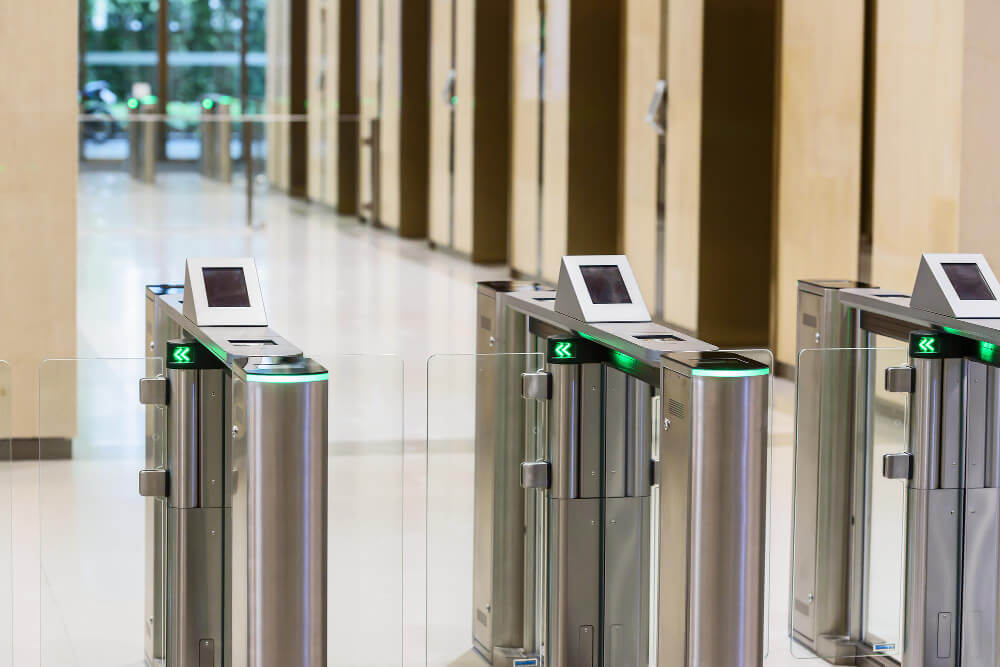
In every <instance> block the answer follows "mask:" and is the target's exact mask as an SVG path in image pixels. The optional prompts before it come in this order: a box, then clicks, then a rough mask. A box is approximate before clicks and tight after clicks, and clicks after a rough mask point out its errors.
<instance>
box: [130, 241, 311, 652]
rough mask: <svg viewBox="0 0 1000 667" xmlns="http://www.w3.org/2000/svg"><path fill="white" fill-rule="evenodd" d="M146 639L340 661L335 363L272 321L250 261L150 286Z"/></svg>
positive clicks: (142, 486) (198, 265)
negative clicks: (332, 461) (330, 440)
mask: <svg viewBox="0 0 1000 667" xmlns="http://www.w3.org/2000/svg"><path fill="white" fill-rule="evenodd" d="M146 339H147V351H146V356H147V359H148V360H150V364H149V365H150V369H151V370H152V371H153V372H155V368H154V366H155V367H156V368H158V367H159V363H158V362H159V360H161V359H162V360H164V362H165V366H166V371H165V373H164V374H163V375H158V376H155V377H147V378H144V379H142V380H141V382H140V399H141V401H142V403H144V404H146V405H161V406H165V409H164V410H160V411H154V410H150V411H148V412H147V425H146V426H147V428H146V431H147V437H146V467H145V469H143V470H141V471H140V472H139V492H140V494H141V495H143V496H146V497H147V498H148V502H147V511H146V553H147V563H146V612H147V613H146V618H145V631H146V632H145V634H146V642H145V652H146V659H147V661H148V663H149V664H163V665H166V666H167V667H224V666H225V667H240V666H243V665H247V666H250V667H273V666H274V665H283V666H288V667H321V666H324V667H325V665H326V664H327V661H326V650H327V647H326V642H327V618H326V609H327V606H326V602H327V598H326V596H327V590H326V569H325V568H326V556H327V528H326V525H327V522H326V512H327V495H328V490H327V428H328V425H327V420H328V406H327V394H328V373H327V371H326V369H325V368H324V367H322V366H321V365H320V364H318V363H317V362H315V361H313V360H312V359H309V358H307V357H305V356H304V355H303V353H302V351H301V350H299V349H298V348H297V347H295V346H294V345H292V344H291V343H290V342H288V341H287V340H285V339H284V338H282V337H281V336H280V335H278V334H277V332H275V331H274V330H273V329H271V328H270V327H269V326H268V322H267V316H266V313H265V311H264V302H263V297H262V295H261V289H260V283H259V281H258V277H257V268H256V266H255V264H254V261H253V259H250V258H236V259H232V258H222V259H189V260H187V265H186V269H185V276H184V284H183V286H181V285H150V286H147V288H146Z"/></svg>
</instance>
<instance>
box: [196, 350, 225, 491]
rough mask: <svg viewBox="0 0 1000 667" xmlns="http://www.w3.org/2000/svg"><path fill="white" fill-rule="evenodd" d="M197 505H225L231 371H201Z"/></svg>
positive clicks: (199, 379)
mask: <svg viewBox="0 0 1000 667" xmlns="http://www.w3.org/2000/svg"><path fill="white" fill-rule="evenodd" d="M198 376H199V378H198V385H199V386H198V421H199V427H198V429H199V445H198V462H199V470H198V487H199V489H198V498H199V501H198V506H199V507H222V506H223V505H224V504H225V483H224V480H225V474H224V472H223V465H224V463H225V458H226V457H225V447H224V445H225V441H226V438H227V436H228V435H229V433H227V432H226V431H225V430H224V429H225V428H226V425H227V423H228V421H229V420H228V419H227V418H226V391H225V386H226V384H228V383H229V373H228V372H226V371H224V370H222V369H218V370H201V371H198Z"/></svg>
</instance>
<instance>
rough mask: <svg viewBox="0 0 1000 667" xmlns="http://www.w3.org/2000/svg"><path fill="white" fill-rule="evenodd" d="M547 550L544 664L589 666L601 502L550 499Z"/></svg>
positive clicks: (596, 609)
mask: <svg viewBox="0 0 1000 667" xmlns="http://www.w3.org/2000/svg"><path fill="white" fill-rule="evenodd" d="M549 549H550V556H549V574H548V584H549V587H548V588H549V590H548V602H549V604H548V628H549V630H548V661H547V664H549V665H551V667H579V666H580V665H591V664H593V660H594V658H595V657H596V654H597V651H596V646H597V638H596V637H595V636H594V633H595V629H596V628H599V627H601V623H600V621H601V609H600V605H601V600H600V594H601V591H600V583H601V500H600V499H599V498H574V499H561V498H552V499H550V500H549ZM587 637H589V638H590V639H589V640H586V638H587Z"/></svg>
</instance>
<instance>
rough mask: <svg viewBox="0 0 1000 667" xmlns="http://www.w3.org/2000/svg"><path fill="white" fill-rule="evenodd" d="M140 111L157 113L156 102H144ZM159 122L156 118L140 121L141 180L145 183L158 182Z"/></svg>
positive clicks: (144, 113)
mask: <svg viewBox="0 0 1000 667" xmlns="http://www.w3.org/2000/svg"><path fill="white" fill-rule="evenodd" d="M139 113H140V114H143V115H155V113H156V103H155V102H153V103H147V102H142V103H140V104H139ZM158 126H159V122H158V121H155V120H148V119H147V120H142V121H140V123H139V135H140V137H141V138H140V141H139V160H140V163H139V165H140V166H139V170H140V171H139V180H141V181H142V182H144V183H155V182H156V150H157V148H156V145H157V144H156V135H157V127H158Z"/></svg>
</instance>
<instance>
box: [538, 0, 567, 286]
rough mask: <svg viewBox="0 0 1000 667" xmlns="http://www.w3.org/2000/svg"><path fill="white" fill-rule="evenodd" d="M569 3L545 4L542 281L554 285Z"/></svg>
mask: <svg viewBox="0 0 1000 667" xmlns="http://www.w3.org/2000/svg"><path fill="white" fill-rule="evenodd" d="M570 4H571V2H570V0H548V2H547V3H546V9H547V14H546V25H545V36H546V45H545V80H544V83H543V85H544V86H545V107H544V110H543V112H542V113H543V115H544V121H543V125H544V128H545V129H544V136H543V137H542V152H543V154H544V156H545V157H544V160H543V163H542V235H541V237H542V266H541V278H542V279H543V280H545V281H548V282H550V283H552V284H553V285H554V284H555V283H556V281H558V279H559V264H560V261H561V260H562V256H563V255H565V254H566V243H567V237H568V229H567V224H568V223H567V217H568V215H569V202H568V200H567V198H568V196H569V113H570V105H569V94H570V91H569V79H570V71H569V70H570V58H569V55H570V43H569V40H570Z"/></svg>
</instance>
